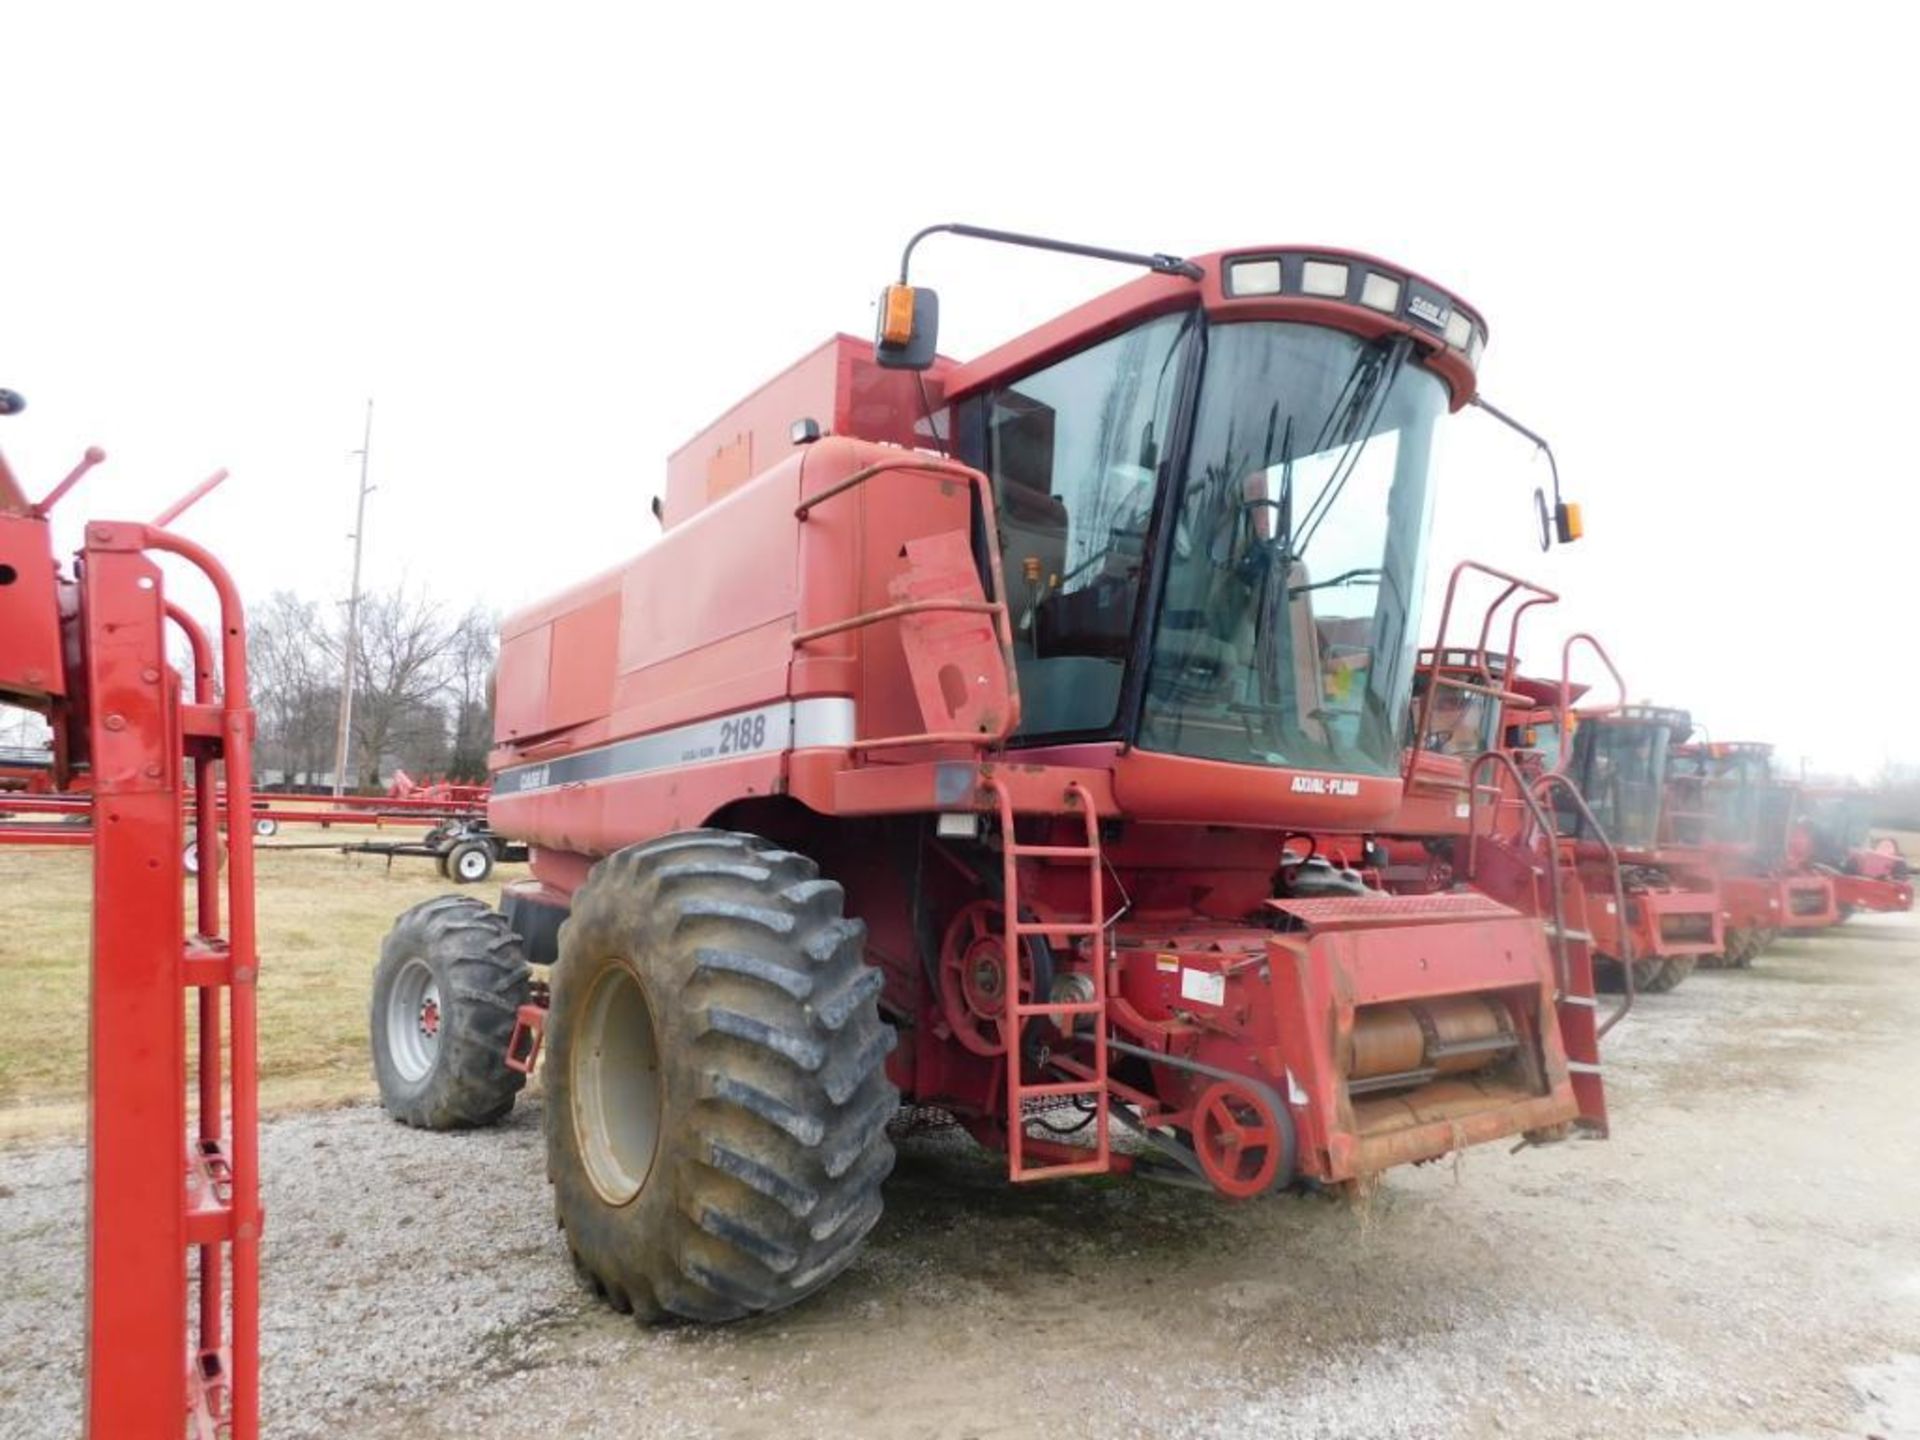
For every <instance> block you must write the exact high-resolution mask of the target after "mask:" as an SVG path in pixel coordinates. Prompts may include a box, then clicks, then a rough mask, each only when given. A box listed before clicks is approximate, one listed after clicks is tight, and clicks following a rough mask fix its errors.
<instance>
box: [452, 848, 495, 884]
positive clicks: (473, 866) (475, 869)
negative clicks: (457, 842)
mask: <svg viewBox="0 0 1920 1440" xmlns="http://www.w3.org/2000/svg"><path fill="white" fill-rule="evenodd" d="M453 863H454V869H455V871H456V872H457V873H458V874H459V876H460V878H461V879H462V880H478V879H480V878H481V877H482V876H483V875H485V874H486V873H487V856H486V852H485V851H482V850H465V851H462V852H461V854H460V856H459V858H458V859H456V860H455V861H454V862H453Z"/></svg>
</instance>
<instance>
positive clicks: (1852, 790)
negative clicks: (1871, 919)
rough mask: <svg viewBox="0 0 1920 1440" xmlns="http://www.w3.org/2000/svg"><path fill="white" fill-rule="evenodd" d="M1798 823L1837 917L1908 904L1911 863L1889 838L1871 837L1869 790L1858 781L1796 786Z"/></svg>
mask: <svg viewBox="0 0 1920 1440" xmlns="http://www.w3.org/2000/svg"><path fill="white" fill-rule="evenodd" d="M1801 794H1802V807H1803V813H1802V817H1801V829H1802V831H1803V833H1804V836H1805V841H1806V845H1807V849H1808V852H1809V854H1810V856H1811V858H1812V862H1813V864H1814V866H1815V867H1816V868H1817V869H1819V870H1820V871H1821V872H1822V873H1823V874H1825V875H1826V876H1827V877H1828V878H1829V879H1830V880H1831V881H1832V883H1833V899H1834V906H1835V909H1836V911H1837V912H1838V916H1839V918H1840V919H1841V920H1845V919H1847V918H1848V917H1849V916H1851V915H1853V914H1854V913H1855V912H1856V911H1859V910H1873V911H1877V912H1880V913H1882V914H1886V913H1895V912H1901V911H1906V910H1911V909H1912V908H1913V869H1912V867H1911V866H1909V865H1908V864H1907V857H1906V856H1904V855H1902V854H1901V853H1900V847H1899V846H1898V845H1897V844H1895V843H1894V841H1892V840H1891V839H1882V840H1879V841H1876V840H1875V839H1874V838H1873V808H1874V802H1875V796H1874V793H1873V792H1872V791H1871V790H1863V789H1861V788H1859V787H1858V786H1851V785H1849V786H1833V787H1820V788H1816V789H1808V790H1804V791H1802V792H1801Z"/></svg>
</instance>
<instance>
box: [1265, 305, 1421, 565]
mask: <svg viewBox="0 0 1920 1440" xmlns="http://www.w3.org/2000/svg"><path fill="white" fill-rule="evenodd" d="M1412 343H1413V342H1412V341H1411V340H1409V339H1408V338H1407V337H1406V336H1404V335H1400V336H1396V337H1395V338H1393V339H1392V340H1389V341H1385V342H1382V343H1380V344H1377V345H1374V346H1373V347H1371V348H1369V349H1367V350H1366V351H1364V352H1362V353H1361V355H1360V356H1359V357H1358V358H1357V359H1356V360H1355V361H1354V362H1353V373H1352V374H1350V375H1348V376H1347V383H1346V384H1345V385H1344V386H1342V387H1341V391H1340V399H1338V400H1336V401H1335V402H1334V407H1333V410H1332V411H1331V412H1330V413H1329V414H1328V416H1327V423H1326V424H1325V425H1323V426H1322V427H1321V431H1320V434H1321V438H1320V440H1319V441H1317V442H1316V443H1315V445H1314V452H1315V453H1316V454H1318V453H1320V452H1321V451H1324V450H1329V449H1332V448H1333V447H1334V446H1336V445H1343V446H1345V447H1346V453H1345V454H1343V455H1342V456H1341V457H1340V459H1339V460H1338V461H1337V462H1336V463H1335V465H1334V471H1333V474H1332V475H1331V476H1329V477H1328V479H1327V483H1326V484H1325V485H1324V486H1323V487H1322V488H1321V491H1320V493H1319V494H1318V495H1316V496H1315V497H1314V500H1313V504H1312V505H1310V506H1308V507H1307V515H1306V519H1305V521H1304V522H1303V524H1304V526H1305V529H1304V530H1303V532H1302V534H1301V536H1300V544H1299V547H1298V548H1297V549H1294V548H1292V547H1291V545H1290V546H1289V553H1290V554H1291V556H1292V558H1293V559H1296V560H1298V559H1302V558H1304V557H1305V555H1306V553H1307V545H1308V543H1309V542H1310V541H1311V540H1312V539H1313V534H1314V531H1316V530H1318V529H1319V528H1320V522H1321V521H1322V520H1324V519H1326V517H1327V512H1328V511H1330V510H1331V509H1332V508H1333V504H1334V502H1335V501H1336V500H1338V499H1339V498H1340V492H1341V491H1343V490H1345V489H1346V487H1347V481H1348V480H1349V479H1351V478H1352V476H1353V472H1354V470H1355V469H1356V468H1357V467H1358V466H1359V464H1360V457H1361V456H1362V455H1363V454H1365V453H1366V448H1367V442H1368V441H1369V440H1371V439H1372V438H1373V431H1374V427H1375V426H1376V425H1377V424H1379V421H1380V413H1381V411H1383V410H1384V409H1385V408H1386V404H1387V396H1388V395H1389V394H1390V393H1391V392H1392V390H1393V385H1394V382H1395V381H1396V380H1398V379H1399V378H1400V369H1401V366H1402V365H1404V364H1405V363H1406V358H1407V352H1408V350H1409V349H1410V348H1412ZM1349 395H1350V396H1351V398H1349ZM1343 410H1344V412H1345V413H1344V418H1343V420H1342V423H1341V425H1340V428H1339V429H1338V430H1335V429H1334V422H1335V420H1336V418H1341V416H1342V411H1343ZM1329 432H1331V434H1329ZM1356 437H1357V438H1356ZM1289 539H1291V537H1289Z"/></svg>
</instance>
